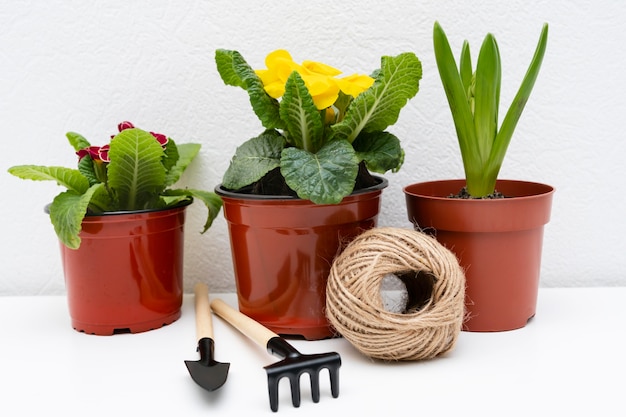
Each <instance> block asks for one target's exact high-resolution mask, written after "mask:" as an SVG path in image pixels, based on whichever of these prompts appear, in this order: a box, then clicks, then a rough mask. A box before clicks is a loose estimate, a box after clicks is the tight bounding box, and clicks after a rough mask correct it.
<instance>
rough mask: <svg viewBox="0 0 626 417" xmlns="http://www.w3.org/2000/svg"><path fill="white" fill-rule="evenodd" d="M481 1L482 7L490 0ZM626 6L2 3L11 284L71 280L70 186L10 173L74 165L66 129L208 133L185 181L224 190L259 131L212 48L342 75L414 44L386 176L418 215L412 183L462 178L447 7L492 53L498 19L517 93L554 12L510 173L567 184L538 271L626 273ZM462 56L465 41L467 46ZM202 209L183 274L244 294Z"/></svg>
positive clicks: (395, 203) (13, 289)
mask: <svg viewBox="0 0 626 417" xmlns="http://www.w3.org/2000/svg"><path fill="white" fill-rule="evenodd" d="M476 4H480V6H478V5H476ZM625 16H626V2H621V1H608V0H602V1H594V2H585V1H582V0H577V1H568V2H566V1H550V2H547V1H546V2H539V1H530V0H526V1H507V2H502V1H481V2H459V1H440V0H430V1H416V0H400V1H393V2H381V1H371V0H358V1H357V0H351V1H327V0H318V1H315V2H299V1H258V2H243V1H233V0H211V1H208V0H207V1H200V0H195V1H194V0H185V1H182V0H181V1H165V0H134V1H126V0H109V1H101V2H93V1H69V0H46V1H39V2H35V1H18V0H3V1H2V2H1V3H0V66H1V68H2V69H1V71H0V117H1V122H2V123H1V126H0V128H1V130H0V135H1V139H0V185H1V190H2V193H3V195H2V197H1V201H2V204H0V222H2V223H1V225H2V228H1V232H0V233H2V247H1V248H0V257H1V258H0V262H1V267H2V275H1V276H0V295H17V294H58V293H63V291H64V284H63V278H62V271H61V266H60V259H59V256H58V246H57V241H56V237H55V235H54V232H53V229H52V226H51V225H50V223H49V220H48V217H47V216H46V215H45V214H44V213H43V206H44V205H45V204H46V203H48V202H49V201H50V200H51V198H52V197H53V196H54V195H56V193H58V192H59V191H61V189H60V188H59V187H56V186H55V185H54V184H52V183H34V182H26V181H22V180H19V179H17V178H15V177H12V176H10V175H9V174H8V173H7V172H6V170H7V168H8V167H9V166H12V165H17V164H24V163H35V164H50V165H65V166H73V165H74V163H75V157H74V156H73V153H72V152H71V150H70V148H69V145H68V144H67V142H66V139H65V132H67V131H77V132H80V133H82V134H84V135H85V136H86V137H87V138H88V139H90V140H91V141H92V142H93V143H100V142H104V141H106V139H107V137H108V135H109V134H110V133H112V132H113V130H114V129H115V126H116V125H117V123H118V122H120V121H122V120H130V121H132V122H134V123H135V124H136V125H138V126H139V127H144V128H147V129H151V130H155V131H159V132H163V133H166V134H168V135H169V136H171V137H172V138H174V139H175V140H177V141H178V142H185V141H194V142H200V143H202V145H203V148H202V151H201V154H200V156H199V158H198V159H197V160H196V161H195V162H194V163H193V165H192V166H191V167H190V169H189V170H188V172H187V173H186V176H185V177H184V180H183V181H184V183H185V184H186V185H189V186H192V187H195V188H207V189H213V187H214V186H215V185H216V184H217V183H219V182H220V178H221V175H222V173H223V172H224V170H225V169H226V167H227V165H228V160H229V158H230V156H231V155H232V153H233V151H234V150H235V147H236V146H237V145H238V144H240V143H241V142H242V141H243V140H245V139H247V138H249V137H251V136H252V135H255V134H257V133H258V132H260V129H261V128H260V124H259V123H258V121H257V119H256V118H255V116H254V115H253V113H252V110H251V109H250V106H249V102H248V99H247V95H246V93H245V92H244V91H243V90H240V89H235V88H233V87H226V86H224V85H223V84H222V82H221V80H220V78H219V75H218V74H217V72H216V69H215V65H214V62H213V53H214V50H215V49H216V48H227V49H236V50H239V51H240V52H241V53H242V54H243V55H244V57H245V58H246V59H247V60H248V62H249V63H250V64H251V65H252V66H254V67H260V66H261V65H262V64H263V58H264V56H265V55H266V53H267V52H269V51H271V50H273V49H276V48H287V49H288V50H290V51H291V52H292V54H293V55H294V58H295V59H296V60H303V59H313V60H319V61H323V62H326V63H328V64H330V65H334V66H336V67H339V68H341V69H344V70H345V71H346V72H352V71H361V72H369V71H371V70H373V69H375V68H377V67H378V65H379V57H380V55H383V54H396V53H399V52H403V51H414V52H415V53H416V54H417V55H418V57H419V58H420V59H421V60H422V63H423V69H424V76H423V80H422V84H421V88H420V92H419V93H418V95H417V96H416V98H415V99H414V100H413V101H411V102H410V104H409V105H408V107H406V108H405V109H404V110H403V112H402V113H401V116H400V120H399V122H398V123H397V124H396V125H395V126H394V127H393V128H392V129H391V130H392V131H393V132H394V133H395V134H396V135H397V136H399V137H400V138H401V140H402V141H403V145H404V147H405V150H406V162H405V165H404V167H403V168H402V169H401V171H400V172H399V173H396V174H389V175H388V176H387V177H388V179H389V180H390V186H389V188H387V189H386V190H385V192H384V194H383V211H382V214H381V216H380V224H381V225H386V226H399V227H410V226H411V225H410V224H409V223H408V220H407V219H406V214H405V207H404V196H403V194H402V187H403V186H405V185H407V184H409V183H411V182H416V181H424V180H430V179H441V178H450V177H460V176H462V168H461V164H460V157H459V153H458V150H457V144H456V139H455V136H454V129H453V126H452V122H451V117H450V113H449V110H448V108H447V103H446V101H445V97H444V95H443V91H442V88H441V84H440V81H439V78H438V74H437V70H436V67H435V63H434V58H433V50H432V39H431V34H432V25H433V22H434V21H435V20H439V21H440V22H441V24H442V26H443V27H444V29H445V30H446V31H447V33H448V36H449V37H450V39H451V43H452V44H453V48H454V49H455V50H456V51H458V50H459V48H460V45H461V42H462V40H463V39H464V38H467V39H468V40H469V41H470V43H471V45H472V46H473V48H474V52H477V51H478V48H479V46H480V42H481V41H482V38H483V36H484V35H485V33H486V32H488V31H491V32H493V33H494V34H495V35H496V38H497V39H498V42H499V44H500V51H501V54H502V58H503V71H504V73H503V87H502V100H501V101H502V103H503V104H506V105H508V103H509V102H510V100H511V98H512V95H513V94H514V92H515V90H516V89H517V87H518V85H519V83H520V81H521V78H522V77H523V74H524V72H525V70H526V67H527V65H528V62H529V61H530V58H531V55H532V53H533V51H534V48H535V45H536V42H537V39H538V36H539V31H540V29H541V24H542V23H543V22H544V21H546V22H548V23H549V24H550V36H549V41H548V50H547V55H546V58H545V60H544V64H543V68H542V71H541V73H540V75H539V79H538V81H537V84H536V86H535V90H534V91H533V95H532V96H531V98H530V101H529V104H528V106H527V108H526V111H525V113H524V115H523V116H522V119H521V121H520V124H519V125H518V129H517V131H516V134H515V136H514V138H513V142H512V144H511V147H510V150H509V153H508V156H507V159H506V160H505V164H504V167H503V170H502V175H501V177H503V178H504V177H506V178H515V179H525V180H532V181H540V182H546V183H549V184H552V185H554V186H555V187H556V189H557V193H556V194H555V200H554V206H553V216H552V221H551V222H550V223H549V224H548V226H547V227H546V230H545V243H544V258H543V271H542V278H541V279H542V285H544V286H593V285H626V273H625V272H624V271H625V270H626V244H625V243H624V236H625V235H626V221H624V218H623V212H624V206H625V205H626V193H625V192H624V191H623V190H624V182H625V181H624V180H626V176H625V175H624V174H625V169H624V157H625V156H626V152H625V151H626V145H625V143H626V141H625V138H624V133H623V132H624V128H623V118H624V111H625V110H626V77H625V76H624V68H626V55H625V54H623V53H622V49H623V48H622V45H624V44H625V43H626V35H624V32H623V27H622V26H623V23H624V17H625ZM457 55H458V52H457ZM203 210H204V209H203V207H201V205H200V204H194V205H193V206H192V207H191V208H190V209H189V217H188V224H187V227H186V231H187V235H186V240H187V241H186V254H185V256H186V259H185V274H186V276H185V282H186V289H187V290H188V291H189V290H190V289H191V286H192V284H193V283H194V282H195V281H197V280H207V281H208V282H209V284H210V286H211V287H212V289H213V291H216V292H217V291H232V290H234V279H233V276H232V266H231V258H230V248H229V243H228V234H227V230H226V224H225V221H224V219H223V217H222V216H220V217H219V218H218V220H217V221H216V223H215V224H214V226H213V228H212V229H211V230H210V231H209V232H208V233H207V234H205V235H200V234H199V233H198V231H199V230H200V227H201V225H202V221H203V216H204V211H203Z"/></svg>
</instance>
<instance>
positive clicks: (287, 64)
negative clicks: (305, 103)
mask: <svg viewBox="0 0 626 417" xmlns="http://www.w3.org/2000/svg"><path fill="white" fill-rule="evenodd" d="M265 65H266V66H267V69H261V70H256V71H255V73H256V74H257V75H258V76H259V78H260V79H261V82H262V83H263V87H264V89H265V91H266V92H267V94H268V95H269V96H270V97H272V98H275V99H278V98H280V97H282V96H283V94H285V83H286V82H287V79H288V78H289V75H291V73H292V72H293V71H297V72H298V74H300V76H301V77H302V80H303V81H304V84H305V85H306V87H307V90H309V93H310V94H311V97H312V98H313V102H314V103H315V107H317V109H318V110H322V109H325V108H327V107H330V106H332V105H333V104H334V103H335V101H336V100H337V97H338V96H339V85H338V84H337V80H336V79H335V78H334V76H335V75H339V74H341V71H339V70H338V69H336V68H333V67H331V66H330V65H326V64H323V63H321V62H316V61H304V62H303V63H302V65H300V64H297V63H296V62H294V61H293V58H292V57H291V55H290V54H289V52H287V51H286V50H284V49H277V50H275V51H273V52H270V53H269V54H268V55H267V57H266V58H265Z"/></svg>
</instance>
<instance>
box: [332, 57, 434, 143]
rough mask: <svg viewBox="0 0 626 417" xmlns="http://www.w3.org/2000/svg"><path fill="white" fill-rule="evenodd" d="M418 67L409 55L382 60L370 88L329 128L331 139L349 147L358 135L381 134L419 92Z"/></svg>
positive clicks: (420, 76)
mask: <svg viewBox="0 0 626 417" xmlns="http://www.w3.org/2000/svg"><path fill="white" fill-rule="evenodd" d="M421 78H422V64H421V62H420V61H419V59H418V58H417V56H415V54H413V53H411V52H406V53H403V54H400V55H398V56H395V57H389V56H384V57H382V59H381V68H380V71H379V72H378V73H377V77H376V80H375V82H374V84H373V85H372V86H371V87H370V88H369V89H368V90H366V91H364V92H363V93H361V94H359V95H358V96H357V97H356V98H355V99H354V101H353V102H352V103H351V104H350V107H349V108H348V111H347V112H346V115H345V118H344V119H343V121H341V122H339V123H337V124H336V125H334V126H333V131H334V134H335V138H337V139H345V140H347V141H348V142H350V143H352V142H353V141H354V140H355V139H356V137H357V136H358V135H359V134H360V133H361V131H365V132H374V131H383V130H385V129H386V128H387V127H388V126H390V125H393V124H394V123H395V122H396V121H397V120H398V117H399V115H400V110H401V109H402V108H403V107H404V106H405V105H406V103H407V102H408V100H409V99H411V98H413V97H414V96H415V95H416V94H417V92H418V90H419V81H420V79H421Z"/></svg>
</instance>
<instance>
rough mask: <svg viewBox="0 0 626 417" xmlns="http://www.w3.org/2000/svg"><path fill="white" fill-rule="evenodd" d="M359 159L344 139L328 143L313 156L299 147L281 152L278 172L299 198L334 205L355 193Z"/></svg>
mask: <svg viewBox="0 0 626 417" xmlns="http://www.w3.org/2000/svg"><path fill="white" fill-rule="evenodd" d="M358 164H359V158H358V157H357V156H356V153H355V152H354V149H353V148H352V145H351V144H350V143H348V142H347V141H345V140H337V141H332V142H329V143H327V144H326V145H324V146H323V147H322V149H320V150H319V152H317V153H315V154H312V153H310V152H307V151H305V150H302V149H298V148H285V149H284V150H283V152H282V158H281V166H280V172H281V173H282V175H283V177H284V178H285V181H286V182H287V185H288V186H289V187H290V188H291V189H292V190H294V191H295V192H296V193H297V194H298V196H299V197H300V198H303V199H306V200H311V201H312V202H313V203H315V204H337V203H339V202H341V200H343V198H344V197H345V196H347V195H348V194H350V193H351V192H352V191H353V190H354V181H355V179H356V175H357V173H358V169H359V168H358Z"/></svg>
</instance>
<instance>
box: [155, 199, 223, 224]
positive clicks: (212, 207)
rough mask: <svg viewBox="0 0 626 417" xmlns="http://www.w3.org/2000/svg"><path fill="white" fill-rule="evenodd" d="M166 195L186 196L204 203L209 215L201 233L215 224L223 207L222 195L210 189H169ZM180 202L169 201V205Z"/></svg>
mask: <svg viewBox="0 0 626 417" xmlns="http://www.w3.org/2000/svg"><path fill="white" fill-rule="evenodd" d="M165 195H166V196H184V197H185V198H194V199H197V200H200V201H202V202H203V203H204V205H205V207H206V208H207V210H208V215H207V219H206V222H205V223H204V228H203V229H202V232H201V233H204V232H206V231H207V230H208V229H209V228H210V227H211V225H212V224H213V221H214V220H215V218H216V217H217V215H218V214H219V212H220V210H221V208H222V199H221V198H220V196H218V195H217V194H215V193H213V192H210V191H203V190H195V189H192V188H185V189H184V190H183V189H180V190H179V189H175V190H167V191H166V192H165ZM164 198H167V197H164ZM178 202H180V200H174V201H169V202H168V206H171V205H174V204H177V203H178Z"/></svg>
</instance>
